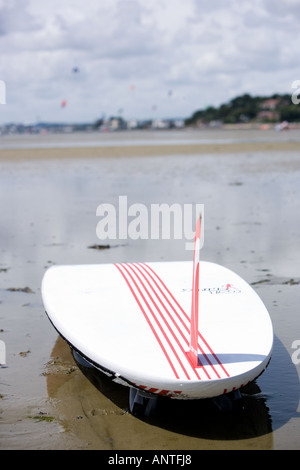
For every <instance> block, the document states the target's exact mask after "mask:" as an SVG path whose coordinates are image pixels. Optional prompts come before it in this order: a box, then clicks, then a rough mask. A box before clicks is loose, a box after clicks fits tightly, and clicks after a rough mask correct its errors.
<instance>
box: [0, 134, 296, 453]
mask: <svg viewBox="0 0 300 470" xmlns="http://www.w3.org/2000/svg"><path fill="white" fill-rule="evenodd" d="M161 135H163V134H161ZM291 135H292V134H291ZM126 136H127V137H126V139H127V138H128V135H127V134H126ZM260 136H261V135H260V134H258V135H257V139H259V138H261V137H260ZM294 136H296V134H293V135H292V138H293V139H294V138H295V137H294ZM229 137H230V138H232V135H230V136H229ZM143 138H144V137H143ZM171 138H172V137H170V136H169V135H168V134H166V137H165V139H171ZM190 138H191V137H190ZM205 138H207V139H209V138H210V136H206V137H205ZM222 138H224V136H223V134H222ZM239 138H240V137H239ZM251 138H255V135H252V137H251ZM276 138H278V137H277V135H276ZM287 138H288V137H286V135H285V136H284V139H287ZM109 139H114V137H113V136H109ZM117 139H118V142H119V141H120V139H121V137H120V135H118V137H117ZM159 139H162V137H159ZM176 139H179V140H180V136H177V135H176ZM34 142H35V141H33V143H34ZM37 143H38V142H36V144H37ZM166 144H167V143H166V142H165V145H166ZM126 145H128V143H127V144H126ZM62 152H63V148H62ZM299 176H300V156H299V154H297V153H292V152H290V153H282V152H268V153H262V152H255V153H251V152H246V153H236V154H234V155H231V154H223V155H214V154H201V155H200V154H199V155H189V154H188V153H184V154H183V155H176V156H172V155H170V156H166V155H164V156H159V155H157V156H149V157H145V156H144V157H143V158H141V159H138V158H134V159H131V158H127V157H124V158H112V157H110V158H101V159H95V158H93V159H90V158H89V157H88V153H87V157H86V158H84V159H76V160H70V159H68V160H64V159H62V160H59V159H56V160H47V159H43V160H42V161H37V160H34V161H19V162H15V163H12V162H9V161H5V162H1V160H0V195H1V197H0V214H1V230H0V252H1V257H0V296H1V297H0V301H1V304H0V330H1V332H0V340H1V341H3V342H4V343H5V346H6V367H3V368H0V394H1V395H0V397H1V398H0V448H2V449H24V448H25V449H29V448H32V449H60V448H63V449H71V448H80V449H81V448H82V449H83V448H89V449H135V450H138V449H164V450H168V449H173V450H174V449H182V450H183V449H239V448H243V449H298V448H299V447H300V419H299V417H300V414H299V411H300V408H299V373H300V364H298V362H300V353H299V354H298V355H297V344H298V343H295V341H297V340H298V341H299V344H300V327H299V299H300V296H299V294H300V284H299V281H300V270H299V265H300V251H299V246H300V243H299V242H300V231H299V213H300V185H299V181H300V179H299ZM122 195H123V196H126V197H127V201H128V206H130V205H131V204H134V203H140V204H144V205H145V206H146V207H147V208H149V209H150V206H151V204H155V203H167V204H169V205H171V204H173V203H179V204H180V205H183V204H197V203H199V204H200V203H202V204H204V211H205V237H204V246H203V249H202V253H201V256H202V259H205V260H207V261H213V262H217V263H220V264H223V265H225V266H227V267H228V268H230V269H233V270H234V271H236V272H237V273H238V274H240V275H241V276H242V277H243V278H244V279H246V280H247V281H248V282H249V283H250V284H252V285H253V288H254V289H255V290H256V292H257V293H258V294H259V295H260V297H261V298H262V300H263V301H264V303H265V305H266V306H267V308H268V310H269V313H270V316H271V318H272V322H273V326H274V333H275V341H274V351H273V356H272V360H271V363H270V365H269V367H268V368H267V370H266V371H265V373H264V374H263V375H262V376H261V377H259V378H258V380H257V382H256V384H255V387H254V388H252V389H251V390H248V392H247V394H246V391H245V395H244V401H245V404H246V412H245V413H244V414H242V415H241V414H238V415H237V416H234V417H233V416H227V415H226V416H224V415H220V414H218V413H216V411H215V410H214V411H211V412H208V411H207V410H211V408H210V407H209V406H205V407H204V405H203V403H197V404H195V403H194V404H193V405H191V403H184V404H182V403H178V402H173V401H172V402H168V403H167V404H163V407H162V409H161V410H162V411H161V413H160V415H159V416H158V417H155V419H154V418H153V419H152V420H148V421H146V420H140V419H137V418H135V417H133V416H131V415H130V414H128V412H127V407H128V390H127V389H126V388H123V387H116V386H115V385H114V384H111V383H108V382H107V381H106V380H105V378H104V379H103V380H102V381H101V383H100V384H99V383H98V386H99V388H100V391H99V390H98V389H97V388H96V387H95V386H94V385H92V383H91V382H90V380H88V379H87V378H86V377H85V376H84V375H83V374H82V372H81V371H80V370H79V369H78V368H77V366H76V364H75V362H74V360H73V358H72V357H71V355H70V352H69V349H68V347H67V345H66V344H65V343H64V342H63V341H61V340H60V339H59V338H58V335H57V333H56V331H55V330H54V329H53V327H52V326H51V324H50V322H49V321H48V319H47V318H46V315H45V314H44V308H43V304H42V300H41V295H40V284H41V279H42V276H43V274H44V272H45V269H47V267H49V266H51V265H52V264H64V263H72V264H74V263H98V262H99V263H103V262H116V261H136V260H144V261H157V260H189V259H191V251H189V250H186V249H185V242H186V240H184V239H181V240H174V239H173V238H172V237H171V239H170V240H163V239H159V240H151V239H150V238H149V239H148V240H132V239H129V238H127V239H124V240H118V239H116V240H113V241H111V240H109V241H103V240H99V239H98V237H97V235H96V226H97V223H98V221H99V217H97V216H96V210H97V207H98V206H99V205H100V204H103V203H110V204H114V205H115V206H116V207H118V202H119V196H122ZM101 243H110V245H111V248H108V249H102V250H96V249H92V248H89V247H91V246H93V245H97V244H101ZM25 287H28V288H29V289H24V288H25ZM11 288H12V289H11ZM8 289H11V290H8ZM19 289H21V290H19ZM293 346H294V347H296V349H293ZM298 349H299V346H298ZM194 405H195V406H194ZM192 406H193V408H192ZM203 407H204V408H203ZM192 416H194V420H193V419H192ZM174 417H176V419H174ZM47 418H49V419H47ZM52 418H53V419H52Z"/></svg>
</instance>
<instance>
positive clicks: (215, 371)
mask: <svg viewBox="0 0 300 470" xmlns="http://www.w3.org/2000/svg"><path fill="white" fill-rule="evenodd" d="M143 266H145V268H147V269H149V270H150V271H151V272H152V273H153V275H154V276H155V277H156V278H157V279H158V281H159V282H160V283H161V285H162V286H163V288H164V289H165V291H166V292H167V293H168V295H169V296H170V297H171V299H172V300H173V302H174V303H175V304H176V306H177V307H178V309H179V310H180V311H181V313H182V314H183V315H184V317H185V318H186V319H187V320H188V321H189V322H190V318H189V316H188V315H187V313H186V312H185V311H184V310H183V308H182V307H181V305H180V304H179V303H178V301H177V300H176V299H175V297H174V296H173V294H172V293H171V292H170V290H169V289H168V287H167V286H166V285H165V283H164V282H163V280H162V279H161V278H160V277H159V276H158V274H157V273H156V272H155V271H154V270H153V269H152V268H151V267H150V266H149V265H148V264H146V263H143ZM154 282H155V281H154ZM156 285H157V284H156ZM157 287H158V289H160V287H159V286H158V285H157ZM160 291H161V289H160ZM163 295H164V294H163ZM164 298H165V299H166V300H167V302H168V303H169V305H171V304H170V302H169V301H168V299H167V298H166V297H165V295H164ZM172 308H173V307H172ZM173 310H174V309H173ZM174 312H175V313H176V315H177V317H178V318H179V319H180V321H181V322H182V324H183V326H184V327H185V328H186V330H187V331H189V329H188V327H187V326H186V325H185V323H184V322H183V321H182V319H181V318H180V316H179V315H178V313H177V312H176V311H175V310H174ZM198 337H199V338H200V339H201V340H202V341H203V343H204V344H205V346H206V347H207V349H208V350H209V352H210V353H211V355H212V356H213V357H214V358H215V360H216V361H217V363H218V364H219V366H220V367H221V368H222V370H223V372H224V373H225V374H226V375H227V377H230V376H229V374H228V372H227V370H226V369H225V367H224V366H223V364H222V363H221V361H220V359H219V358H218V357H217V355H216V354H215V353H214V351H213V350H212V348H211V347H210V346H209V344H208V343H207V341H206V340H205V339H204V337H203V336H202V335H201V333H200V332H199V331H198ZM198 347H199V349H200V351H201V353H202V354H203V356H204V357H205V359H206V361H207V362H208V364H209V365H210V366H211V368H212V369H213V371H214V373H215V374H216V375H217V377H218V378H221V376H220V375H219V373H218V371H217V370H216V369H215V367H214V365H213V364H212V362H211V361H210V359H209V358H208V356H207V355H206V353H205V352H204V351H203V349H202V347H201V344H200V343H198ZM204 370H205V369H204ZM209 378H210V377H209Z"/></svg>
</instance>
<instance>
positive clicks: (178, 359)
mask: <svg viewBox="0 0 300 470" xmlns="http://www.w3.org/2000/svg"><path fill="white" fill-rule="evenodd" d="M126 266H128V267H129V268H130V269H131V270H132V271H133V272H134V274H135V275H136V277H137V278H138V280H139V282H140V284H141V285H142V286H143V289H144V291H145V292H146V293H147V295H148V297H149V299H150V300H151V302H152V303H153V305H154V306H155V310H154V309H152V308H151V306H150V304H149V303H148V301H147V300H146V298H145V297H144V296H143V294H142V293H141V291H140V294H141V295H142V296H143V300H144V302H145V303H146V304H147V307H148V309H149V310H150V312H151V314H152V317H153V319H154V320H155V322H156V324H157V325H158V327H159V328H160V331H161V332H162V334H163V336H164V338H165V340H166V341H167V343H168V345H169V346H170V348H171V349H172V352H173V354H174V355H175V357H176V359H177V361H178V363H179V365H180V367H181V368H182V370H183V373H184V374H185V376H186V378H187V379H188V380H190V376H189V374H188V372H187V370H186V368H185V366H184V364H183V363H182V361H181V359H180V357H179V356H178V353H177V352H176V350H175V348H174V346H173V344H172V343H171V340H170V338H169V337H168V335H167V333H166V331H165V329H164V327H163V326H162V325H161V323H160V320H159V318H158V316H157V315H156V313H158V314H159V315H160V317H161V318H162V319H163V321H164V323H165V325H166V326H167V328H168V329H169V331H170V333H171V334H172V336H173V338H174V339H175V341H176V343H177V345H178V346H179V347H180V348H181V349H182V351H183V352H184V350H183V348H182V346H181V345H180V343H179V342H178V339H177V338H176V336H175V335H174V333H173V331H172V329H171V328H170V326H169V324H168V323H167V321H166V319H165V317H164V316H163V314H162V312H161V310H160V309H159V307H158V305H157V303H156V302H155V300H154V298H153V296H152V295H151V292H150V291H149V290H148V289H147V287H146V286H145V284H144V282H143V280H142V278H141V276H140V271H139V270H138V268H137V267H136V266H135V265H133V264H127V265H126ZM123 267H124V266H123ZM141 274H142V276H144V275H143V273H141ZM144 278H145V276H144Z"/></svg>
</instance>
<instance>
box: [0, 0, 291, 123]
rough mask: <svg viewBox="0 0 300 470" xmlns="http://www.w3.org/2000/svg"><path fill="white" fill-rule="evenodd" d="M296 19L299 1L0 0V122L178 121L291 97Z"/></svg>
mask: <svg viewBox="0 0 300 470" xmlns="http://www.w3.org/2000/svg"><path fill="white" fill-rule="evenodd" d="M299 18H300V0H251V2H250V1H246V0H244V1H241V0H209V1H207V0H184V2H183V1H182V0H84V1H82V0H49V1H47V2H44V1H43V2H42V1H41V0H0V81H1V82H0V84H2V85H3V84H4V86H5V89H4V92H3V87H2V93H5V104H0V124H3V123H8V122H15V123H26V124H32V123H37V122H45V121H47V122H69V123H86V122H88V123H93V122H95V121H96V120H97V119H100V118H103V117H107V118H108V117H110V116H122V117H123V118H124V119H126V120H130V119H137V120H144V119H161V118H165V119H167V118H172V119H176V118H186V117H190V116H191V115H192V114H193V113H194V112H195V111H197V110H199V109H204V108H206V107H207V106H219V105H220V104H222V103H227V102H229V101H230V100H231V99H232V98H234V97H236V96H238V95H240V94H243V93H249V94H251V95H253V96H257V95H259V96H266V95H267V96H269V95H271V94H273V93H292V83H293V82H294V81H295V80H299V79H300V66H299V44H300V27H299ZM0 98H1V97H0ZM0 101H1V99H0ZM2 101H3V96H2Z"/></svg>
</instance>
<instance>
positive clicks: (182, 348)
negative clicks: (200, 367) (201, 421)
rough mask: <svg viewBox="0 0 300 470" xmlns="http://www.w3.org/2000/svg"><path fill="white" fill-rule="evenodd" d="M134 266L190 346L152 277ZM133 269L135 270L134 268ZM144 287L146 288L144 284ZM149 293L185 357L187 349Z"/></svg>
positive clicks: (138, 266) (139, 267) (198, 376)
mask: <svg viewBox="0 0 300 470" xmlns="http://www.w3.org/2000/svg"><path fill="white" fill-rule="evenodd" d="M132 266H133V267H134V268H135V269H136V270H137V271H138V272H139V273H140V275H141V276H143V278H144V279H145V281H146V282H147V284H148V285H149V287H150V289H151V291H152V292H153V293H154V294H155V296H156V298H157V299H158V301H159V302H160V304H161V305H162V307H163V308H164V310H165V312H166V313H167V315H168V318H169V320H171V322H172V324H173V326H175V328H176V330H177V332H178V333H179V334H180V335H181V337H182V338H183V340H184V341H185V342H186V343H187V344H188V340H187V338H186V337H185V336H184V334H183V332H182V330H181V328H180V327H179V326H178V324H177V323H176V321H175V320H174V318H173V316H172V314H171V312H170V311H169V310H168V308H167V306H166V304H165V303H164V302H163V301H162V299H161V298H160V296H159V295H158V292H157V289H155V288H154V286H153V284H152V283H151V280H152V279H153V278H152V276H151V275H150V274H149V273H148V272H147V271H146V270H144V272H143V271H142V269H141V267H142V268H143V266H140V265H136V264H133V265H131V266H130V267H132ZM132 269H133V268H132ZM141 282H142V281H141ZM143 286H144V284H143ZM144 288H145V289H146V287H145V286H144ZM147 293H148V295H149V297H150V298H151V300H152V302H153V304H154V305H155V307H156V309H157V311H158V312H159V314H160V316H161V318H162V319H163V321H164V322H165V324H166V326H167V328H168V330H169V331H170V333H171V335H172V336H173V338H174V340H175V341H176V343H177V345H178V346H179V348H180V350H181V352H182V353H183V354H184V356H185V354H186V352H185V349H184V347H183V346H182V344H181V343H180V341H179V340H178V337H177V336H176V334H175V332H174V331H173V330H172V328H171V326H170V325H171V323H168V321H167V319H166V317H165V316H164V315H163V313H162V311H161V310H160V309H159V307H158V306H157V304H156V302H155V300H154V299H153V297H152V295H151V293H150V291H149V290H147ZM178 360H179V359H178ZM180 364H181V365H182V363H181V361H180ZM182 367H183V368H184V366H183V365H182ZM184 371H185V369H184ZM185 373H186V376H187V378H188V379H190V377H188V374H187V372H185ZM194 373H195V374H196V376H197V378H198V379H199V380H201V377H200V375H199V374H198V372H197V370H194Z"/></svg>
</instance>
